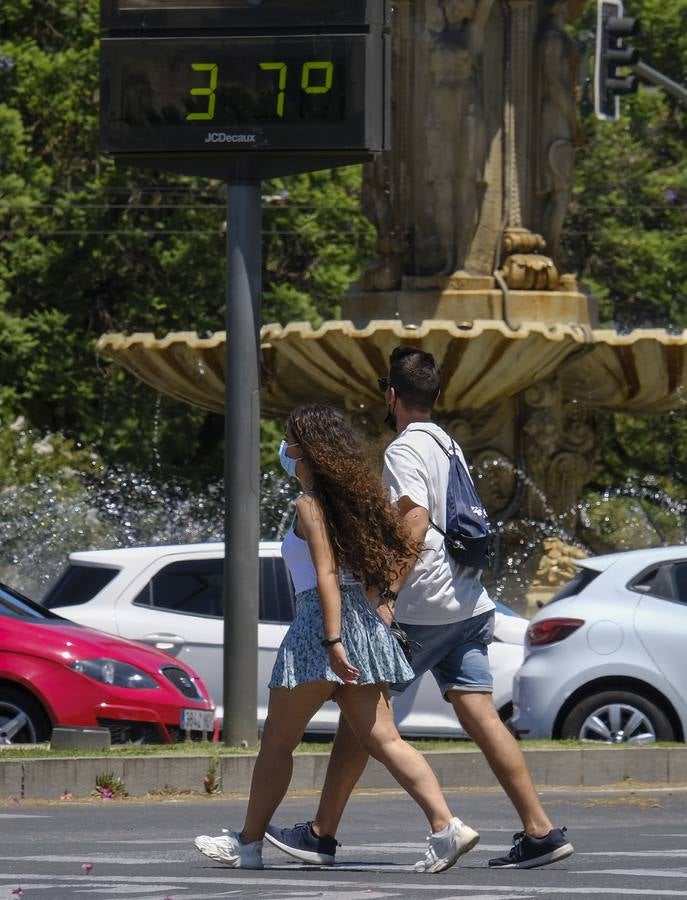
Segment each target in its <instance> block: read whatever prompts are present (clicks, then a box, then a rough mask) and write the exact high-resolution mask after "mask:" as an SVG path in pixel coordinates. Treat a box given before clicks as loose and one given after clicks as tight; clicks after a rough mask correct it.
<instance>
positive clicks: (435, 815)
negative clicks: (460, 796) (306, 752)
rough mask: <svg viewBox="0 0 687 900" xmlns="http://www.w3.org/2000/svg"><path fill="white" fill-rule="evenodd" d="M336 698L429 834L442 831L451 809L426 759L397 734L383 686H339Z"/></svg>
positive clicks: (386, 692) (362, 741)
mask: <svg viewBox="0 0 687 900" xmlns="http://www.w3.org/2000/svg"><path fill="white" fill-rule="evenodd" d="M336 699H337V701H338V703H339V706H340V707H341V712H342V713H343V715H344V716H345V717H346V719H347V720H348V724H349V725H350V727H351V729H352V730H353V732H354V733H355V735H356V736H357V738H358V740H359V741H360V743H361V745H362V746H363V747H364V748H365V749H366V750H367V752H368V753H369V754H370V756H372V757H373V758H374V759H377V760H379V762H381V763H382V765H384V766H385V767H386V768H387V769H388V770H389V772H390V773H391V774H392V775H393V777H394V778H395V779H396V781H397V782H398V783H399V784H400V785H401V787H402V788H403V789H404V790H405V791H407V792H408V793H409V794H410V796H411V797H412V798H413V800H415V802H416V803H417V804H418V806H419V807H420V808H421V809H422V811H423V812H424V814H425V815H426V816H427V821H428V822H429V824H430V827H431V829H432V831H433V832H437V831H441V830H442V829H443V828H445V827H446V825H448V823H449V821H450V819H451V818H452V813H451V810H450V809H449V808H448V806H447V804H446V800H445V799H444V795H443V794H442V792H441V788H440V787H439V782H438V781H437V779H436V775H435V774H434V772H433V771H432V770H431V768H430V766H429V763H428V762H427V760H426V759H425V758H424V756H422V754H421V753H418V751H417V750H416V749H415V748H414V747H411V746H410V744H407V743H406V742H405V741H404V740H403V739H402V738H401V736H400V735H399V733H398V729H397V728H396V724H395V722H394V717H393V713H392V711H391V704H390V702H389V696H388V690H387V688H386V685H379V684H368V685H360V686H351V687H340V688H339V690H338V691H337V693H336Z"/></svg>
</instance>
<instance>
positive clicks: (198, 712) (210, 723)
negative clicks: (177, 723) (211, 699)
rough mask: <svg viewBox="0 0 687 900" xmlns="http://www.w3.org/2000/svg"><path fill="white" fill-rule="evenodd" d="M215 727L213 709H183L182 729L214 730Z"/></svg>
mask: <svg viewBox="0 0 687 900" xmlns="http://www.w3.org/2000/svg"><path fill="white" fill-rule="evenodd" d="M214 727H215V711H214V710H213V709H183V710H182V711H181V729H182V731H212V730H213V728H214Z"/></svg>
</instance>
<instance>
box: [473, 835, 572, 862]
mask: <svg viewBox="0 0 687 900" xmlns="http://www.w3.org/2000/svg"><path fill="white" fill-rule="evenodd" d="M565 833H566V829H565V828H554V829H552V830H551V831H550V832H549V833H548V834H547V835H546V836H545V837H543V838H536V837H532V836H531V835H529V834H526V833H525V832H524V831H519V832H518V833H517V834H514V835H513V846H512V847H511V848H510V851H509V852H508V853H507V854H506V856H497V857H496V859H490V860H489V865H490V867H491V868H498V869H536V868H537V866H548V865H549V864H550V863H555V862H559V861H560V860H561V859H567V857H568V856H572V854H573V852H574V849H575V848H574V847H573V845H572V844H571V843H570V841H569V840H568V839H567V837H566V836H565Z"/></svg>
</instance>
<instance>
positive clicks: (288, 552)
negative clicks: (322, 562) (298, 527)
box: [281, 522, 358, 594]
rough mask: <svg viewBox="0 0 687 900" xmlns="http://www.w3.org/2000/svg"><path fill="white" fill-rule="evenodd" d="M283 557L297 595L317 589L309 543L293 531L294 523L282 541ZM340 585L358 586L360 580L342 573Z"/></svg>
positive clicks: (315, 572)
mask: <svg viewBox="0 0 687 900" xmlns="http://www.w3.org/2000/svg"><path fill="white" fill-rule="evenodd" d="M281 555H282V558H283V559H284V562H285V563H286V566H287V568H288V570H289V573H290V574H291V580H292V581H293V589H294V591H295V592H296V593H297V594H300V593H301V591H309V590H312V588H316V587H317V570H316V569H315V564H314V563H313V561H312V556H311V555H310V547H308V542H307V541H305V540H303V538H299V537H298V535H297V534H296V532H295V531H294V530H293V522H292V523H291V527H290V528H289V530H288V531H287V532H286V535H285V536H284V540H283V541H282V545H281ZM339 583H340V584H357V583H358V579H357V578H354V577H353V576H352V575H350V574H349V573H348V572H342V573H341V577H340V578H339Z"/></svg>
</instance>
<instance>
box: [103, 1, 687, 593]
mask: <svg viewBox="0 0 687 900" xmlns="http://www.w3.org/2000/svg"><path fill="white" fill-rule="evenodd" d="M583 6H584V0H567V2H566V0H503V2H498V3H497V2H496V0H396V2H395V4H394V7H395V20H394V31H393V69H394V71H393V77H394V81H393V85H394V88H393V90H394V95H393V110H394V134H393V142H392V148H393V149H392V150H390V151H388V152H387V153H385V154H383V155H382V156H380V157H379V158H378V159H377V160H376V161H375V162H374V163H373V164H371V165H370V166H369V167H368V169H367V171H366V173H365V184H364V208H365V211H366V213H367V215H368V216H369V217H370V218H371V220H372V221H373V223H374V224H375V226H376V228H377V232H378V240H377V245H376V258H375V259H374V260H373V261H372V262H371V264H370V265H369V266H368V267H367V269H366V270H365V271H364V272H363V274H362V276H361V278H360V280H359V282H358V283H357V284H355V285H352V286H351V288H350V290H349V292H348V293H347V295H346V296H345V297H344V298H343V300H342V319H341V320H340V321H331V322H326V323H324V324H323V325H322V327H320V328H319V329H313V328H312V327H311V326H310V325H309V324H308V323H302V322H291V323H288V324H286V325H285V326H282V325H280V324H268V325H265V326H264V327H263V329H262V410H263V413H264V414H265V415H276V416H281V415H285V414H287V413H288V412H289V411H290V410H291V409H292V408H293V407H294V406H295V405H297V404H298V403H301V402H307V401H311V400H315V399H317V400H321V401H326V402H332V403H335V404H338V405H340V406H342V407H344V408H345V409H346V410H347V411H348V412H349V413H350V414H351V416H352V417H353V418H354V419H355V420H356V421H357V422H358V423H359V424H360V425H361V426H362V427H363V428H364V429H365V430H366V431H367V433H368V434H369V435H370V436H372V437H380V439H381V436H382V435H383V434H384V431H383V427H382V420H383V417H384V415H385V412H386V410H385V409H384V406H383V402H382V398H381V396H380V394H379V393H378V391H377V378H378V377H379V376H380V375H383V374H385V373H386V370H387V360H388V356H389V353H390V351H391V349H392V348H393V347H394V346H396V345H397V344H399V343H401V344H410V345H414V346H419V347H422V348H423V349H426V350H429V351H431V352H432V353H433V354H434V355H435V357H436V358H437V359H438V361H439V362H440V364H441V368H442V391H441V395H440V400H439V404H438V406H437V410H436V411H437V419H438V420H439V421H440V422H441V423H442V424H443V425H444V426H445V427H446V428H447V429H448V430H449V431H450V432H451V433H452V434H453V435H455V437H456V438H457V440H458V441H459V442H460V443H461V444H462V445H463V447H464V448H465V450H466V452H467V455H468V457H469V459H470V461H471V464H472V465H473V466H474V467H475V470H476V473H477V475H478V477H479V479H480V481H479V488H480V492H481V493H482V495H483V497H484V499H485V501H486V503H487V506H488V508H489V511H490V514H491V516H492V518H493V519H494V520H495V521H499V522H502V523H503V526H502V528H501V534H502V538H503V544H502V553H503V554H511V555H512V554H513V553H517V552H518V549H517V548H518V547H522V546H523V545H525V544H528V545H530V546H531V545H532V543H533V542H534V544H536V545H537V548H538V552H537V553H536V554H534V555H530V560H529V570H530V575H531V576H532V577H534V575H535V571H536V569H537V565H539V571H540V573H541V572H546V573H548V574H547V578H548V581H549V582H552V583H551V585H550V587H551V589H552V588H553V587H554V586H555V580H556V579H555V576H554V577H553V579H552V578H551V573H552V572H554V573H555V572H558V571H560V572H561V573H563V574H565V566H564V565H562V566H559V565H558V564H557V563H556V562H555V560H554V562H553V563H552V562H551V559H548V561H547V559H546V558H545V559H544V560H543V563H542V562H540V557H541V554H542V552H545V551H547V550H548V551H550V553H553V554H554V555H555V554H557V556H556V559H560V557H561V556H564V555H565V552H563V553H562V551H561V547H560V546H559V544H555V542H551V541H548V543H547V544H546V545H545V544H544V543H543V542H542V533H541V532H538V531H537V529H536V528H534V529H533V524H532V523H542V522H554V523H555V524H556V529H557V533H559V534H564V535H566V536H567V537H568V539H569V542H573V540H574V535H575V528H576V524H577V518H578V515H579V510H578V501H579V498H580V496H581V494H582V492H583V489H584V486H585V485H586V484H587V483H588V482H589V481H590V479H591V478H592V476H593V474H594V471H595V456H596V452H597V450H598V446H597V438H596V435H595V429H594V417H595V412H596V411H597V410H615V411H627V412H632V413H639V414H652V415H653V414H659V413H668V412H673V411H677V412H681V413H684V412H685V411H686V410H687V331H685V332H683V333H682V334H681V335H673V334H669V333H667V332H666V331H663V330H644V329H642V330H637V331H634V332H632V333H630V334H626V335H619V334H617V333H616V332H615V331H613V330H607V329H599V328H598V327H597V326H598V322H597V317H596V310H595V309H594V306H593V304H592V302H591V301H590V300H589V298H587V297H586V296H585V295H584V294H583V293H582V292H581V291H580V290H579V288H578V285H577V282H576V279H575V276H574V275H573V274H567V273H561V272H560V267H559V242H560V235H561V229H562V226H563V220H564V218H565V215H566V211H567V208H568V203H569V200H570V195H571V191H572V187H573V179H574V156H575V146H576V143H577V141H578V131H579V127H578V122H577V118H576V99H575V83H576V74H575V50H574V45H573V43H572V41H571V39H570V38H569V37H568V35H567V33H566V31H565V24H566V22H571V21H573V20H574V19H575V18H576V17H577V16H578V15H579V13H580V11H581V9H582V7H583ZM224 338H225V336H224V333H222V332H219V333H217V334H215V335H213V336H211V337H209V338H206V339H201V338H198V336H197V335H196V334H195V333H174V334H169V335H167V336H166V337H164V338H160V339H158V338H156V337H155V336H154V335H151V334H133V335H131V336H126V335H121V334H110V335H105V336H104V337H102V338H101V340H100V342H99V344H98V348H99V350H100V352H101V353H103V354H105V355H107V356H110V357H112V358H113V359H115V360H116V361H117V362H119V363H120V364H121V365H123V366H124V367H125V368H127V369H128V370H130V371H131V372H132V373H134V374H135V375H136V376H137V377H139V378H141V379H142V380H144V381H145V382H147V383H148V384H149V385H151V386H152V387H153V388H155V389H156V390H158V391H161V392H163V393H165V394H168V395H170V396H172V397H175V398H177V399H179V400H183V401H185V402H188V403H191V404H194V405H197V406H199V407H202V408H204V409H208V410H213V411H215V412H220V413H221V412H222V411H223V409H224ZM552 546H553V548H554V549H553V550H552ZM569 552H570V553H571V554H573V555H574V553H575V552H577V551H574V550H572V551H569ZM526 555H527V554H526ZM549 593H550V590H549Z"/></svg>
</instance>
